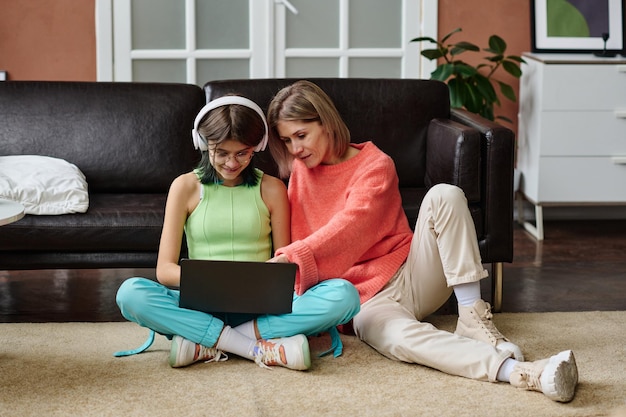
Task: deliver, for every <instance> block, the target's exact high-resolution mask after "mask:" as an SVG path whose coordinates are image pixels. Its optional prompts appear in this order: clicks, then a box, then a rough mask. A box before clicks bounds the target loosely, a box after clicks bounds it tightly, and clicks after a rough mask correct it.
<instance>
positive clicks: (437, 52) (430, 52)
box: [421, 49, 445, 61]
mask: <svg viewBox="0 0 626 417" xmlns="http://www.w3.org/2000/svg"><path fill="white" fill-rule="evenodd" d="M421 54H422V56H423V57H425V58H427V59H430V60H431V61H432V60H433V59H439V58H441V57H443V56H444V55H445V53H443V51H442V50H441V49H424V50H423V51H422V52H421Z"/></svg>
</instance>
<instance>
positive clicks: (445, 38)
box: [441, 28, 463, 43]
mask: <svg viewBox="0 0 626 417" xmlns="http://www.w3.org/2000/svg"><path fill="white" fill-rule="evenodd" d="M462 31H463V29H461V28H456V29H454V30H453V31H452V32H450V33H448V34H447V35H446V36H444V37H443V38H442V39H441V43H445V42H446V41H447V40H448V38H449V37H450V36H452V35H454V34H455V33H458V32H462Z"/></svg>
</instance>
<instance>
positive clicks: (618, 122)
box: [539, 111, 626, 156]
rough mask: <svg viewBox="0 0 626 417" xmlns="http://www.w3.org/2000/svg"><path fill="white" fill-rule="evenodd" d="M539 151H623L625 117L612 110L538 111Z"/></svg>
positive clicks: (556, 153)
mask: <svg viewBox="0 0 626 417" xmlns="http://www.w3.org/2000/svg"><path fill="white" fill-rule="evenodd" d="M539 129H540V133H539V135H540V137H541V140H540V142H539V143H540V146H541V149H540V150H539V153H540V155H542V156H612V155H626V118H621V117H617V116H616V115H615V112H612V111H611V112H609V111H602V112H592V111H585V112H582V111H569V112H562V111H554V112H543V113H542V114H541V125H540V127H539Z"/></svg>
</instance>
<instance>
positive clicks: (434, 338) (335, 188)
mask: <svg viewBox="0 0 626 417" xmlns="http://www.w3.org/2000/svg"><path fill="white" fill-rule="evenodd" d="M268 123H269V125H270V149H271V151H272V154H273V156H274V158H275V160H276V161H277V162H278V164H279V168H280V174H281V176H287V175H289V174H290V179H289V192H288V194H289V201H290V205H291V238H292V243H291V244H289V245H287V246H284V247H282V248H280V249H278V250H277V251H276V254H275V257H274V259H273V260H274V261H276V262H294V263H296V264H298V267H299V272H298V276H297V278H296V292H297V293H299V294H301V293H304V292H306V291H307V290H308V288H310V287H312V286H315V285H319V283H320V282H324V280H326V279H328V278H330V277H337V276H340V277H343V278H345V279H347V280H348V281H350V282H352V283H353V284H354V285H355V287H356V288H357V289H358V290H359V294H360V299H361V311H360V312H359V313H358V314H357V315H356V316H355V317H354V319H353V323H352V324H353V330H354V332H355V333H356V335H357V336H358V337H359V338H361V339H362V340H363V341H365V342H366V343H368V344H369V345H371V346H372V347H373V348H374V349H376V350H377V351H378V352H380V353H381V354H383V355H385V356H386V357H388V358H391V359H395V360H400V361H405V362H412V363H418V364H422V365H426V366H429V367H431V368H435V369H439V370H441V371H443V372H447V373H450V374H453V375H459V376H464V377H467V378H472V379H477V380H481V381H507V382H510V383H511V384H512V385H514V386H516V387H520V388H525V389H531V390H537V391H541V392H543V393H544V394H545V395H547V396H548V397H550V398H551V399H553V400H556V401H570V400H571V399H572V398H573V395H574V391H575V387H576V384H577V380H578V373H577V368H576V362H575V360H574V356H573V354H572V352H571V351H564V352H561V353H559V354H557V355H555V356H552V357H551V358H549V359H545V360H542V361H536V362H523V356H522V353H521V351H520V349H519V347H517V346H516V345H514V344H513V343H511V342H510V341H508V340H507V339H506V338H505V337H504V336H503V335H502V334H501V333H500V332H499V331H498V330H497V328H496V327H495V326H494V324H493V322H492V321H491V311H490V306H489V304H487V303H485V302H484V301H483V300H482V299H481V295H480V284H479V281H480V280H481V279H483V278H485V277H486V276H487V272H486V271H485V270H484V268H483V267H482V262H481V259H480V253H479V250H478V245H477V238H476V232H475V229H474V224H473V222H472V219H471V216H470V214H469V210H468V207H467V201H466V199H465V196H464V195H463V192H462V191H461V190H460V189H459V188H458V187H455V186H452V185H447V184H440V185H436V186H434V187H433V188H432V189H431V190H429V192H428V193H427V194H426V196H425V198H424V200H423V202H422V205H421V208H420V213H419V216H418V220H417V224H416V227H415V233H412V232H411V229H410V228H409V225H408V221H407V219H406V216H405V214H404V211H403V209H402V202H401V198H400V193H399V190H398V178H397V175H396V172H395V167H394V164H393V161H392V160H391V158H389V157H388V156H387V155H385V154H384V153H383V152H382V151H381V150H379V149H378V148H377V147H376V146H375V145H374V144H373V143H371V142H365V143H362V144H353V143H350V134H349V131H348V129H347V127H346V125H345V123H344V122H343V121H342V119H341V117H340V115H339V113H338V112H337V110H336V108H335V106H334V104H333V103H332V101H331V100H330V98H329V97H328V96H327V95H326V94H325V93H324V92H323V91H322V90H321V89H320V88H319V87H318V86H316V85H315V84H313V83H311V82H308V81H298V82H296V83H294V84H292V85H290V86H288V87H285V88H284V89H282V90H281V91H279V92H278V94H277V95H276V96H275V97H274V99H273V100H272V102H271V103H270V106H269V109H268ZM452 291H454V293H455V295H456V298H457V299H458V302H459V320H458V324H457V329H456V332H455V334H452V333H449V332H446V331H442V330H438V329H436V328H435V327H434V326H432V325H431V324H429V323H425V322H421V321H420V320H422V319H423V318H424V317H426V316H428V315H429V314H431V313H433V312H435V311H436V310H437V309H438V308H439V307H440V306H441V305H442V304H443V303H444V302H445V301H446V300H447V299H448V298H449V296H450V295H451V293H452Z"/></svg>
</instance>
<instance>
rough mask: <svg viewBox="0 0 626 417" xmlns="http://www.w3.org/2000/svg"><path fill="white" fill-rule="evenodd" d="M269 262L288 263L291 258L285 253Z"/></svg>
mask: <svg viewBox="0 0 626 417" xmlns="http://www.w3.org/2000/svg"><path fill="white" fill-rule="evenodd" d="M267 262H273V263H283V264H288V263H289V258H287V255H285V254H284V253H283V254H281V255H278V256H274V257H273V258H272V259H269V260H268V261H267Z"/></svg>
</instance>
